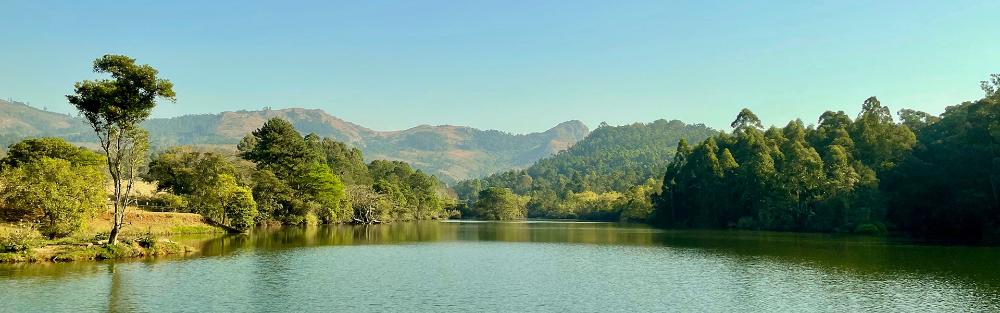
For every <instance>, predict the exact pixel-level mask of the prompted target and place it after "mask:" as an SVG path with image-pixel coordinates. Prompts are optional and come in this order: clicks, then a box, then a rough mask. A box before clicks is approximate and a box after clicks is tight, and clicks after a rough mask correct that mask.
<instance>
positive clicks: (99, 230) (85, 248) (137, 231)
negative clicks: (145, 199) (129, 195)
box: [0, 208, 225, 262]
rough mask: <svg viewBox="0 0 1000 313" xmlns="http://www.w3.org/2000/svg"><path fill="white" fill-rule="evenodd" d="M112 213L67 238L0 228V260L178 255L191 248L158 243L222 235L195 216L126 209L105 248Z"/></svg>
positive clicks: (16, 227)
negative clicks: (122, 221) (117, 231)
mask: <svg viewBox="0 0 1000 313" xmlns="http://www.w3.org/2000/svg"><path fill="white" fill-rule="evenodd" d="M112 216H113V214H112V212H110V211H108V212H103V213H101V214H98V215H97V216H95V217H94V218H93V219H91V220H90V221H89V222H88V223H87V224H86V226H85V227H84V228H83V229H82V230H81V231H79V232H77V233H76V234H74V235H73V236H70V237H65V238H57V239H47V238H43V237H41V236H40V235H39V234H38V233H37V232H36V231H34V230H32V229H30V228H29V227H24V226H22V225H14V224H0V251H6V252H2V253H0V262H65V261H77V260H106V259H120V258H132V257H144V256H158V255H168V254H180V253H186V252H191V251H194V248H192V247H188V246H184V245H181V244H178V243H176V242H173V241H170V240H167V239H163V238H161V237H162V236H169V235H180V234H205V233H223V232H225V231H224V230H223V229H221V228H219V227H216V226H212V225H209V224H208V223H206V222H205V221H204V219H203V218H202V216H201V215H198V214H191V213H171V212H147V211H143V210H139V209H133V208H130V209H129V210H128V211H127V212H126V217H125V225H124V226H123V227H122V232H121V237H120V238H121V240H120V242H119V244H117V245H114V246H110V245H107V244H106V240H107V235H108V233H109V232H110V231H111V225H112V220H113V218H112Z"/></svg>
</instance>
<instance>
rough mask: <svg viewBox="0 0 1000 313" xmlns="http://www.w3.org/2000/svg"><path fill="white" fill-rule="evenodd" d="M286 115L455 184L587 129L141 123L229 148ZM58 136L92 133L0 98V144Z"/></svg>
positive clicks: (532, 156)
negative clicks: (384, 128)
mask: <svg viewBox="0 0 1000 313" xmlns="http://www.w3.org/2000/svg"><path fill="white" fill-rule="evenodd" d="M274 117H280V118H284V119H286V120H288V121H290V122H292V124H294V125H295V127H296V128H297V129H299V130H300V131H302V132H303V133H304V134H307V133H316V134H317V135H319V136H321V137H331V138H334V139H336V140H338V141H343V142H345V143H348V144H349V145H352V146H355V147H358V148H360V149H361V150H362V151H364V155H365V157H366V159H368V160H374V159H389V160H401V161H406V162H408V163H410V164H412V165H413V166H414V167H416V168H418V169H422V170H424V171H427V172H429V173H431V174H434V175H437V176H438V177H439V178H441V179H443V180H445V181H449V182H454V181H458V180H462V179H466V178H473V177H480V176H484V175H488V174H492V173H496V172H500V171H505V170H509V169H515V168H524V167H527V166H529V165H531V164H532V163H534V162H535V161H537V160H539V159H541V158H543V157H546V156H550V155H553V154H555V153H556V152H559V151H561V150H565V149H566V148H568V147H570V146H572V145H573V144H574V143H576V142H577V141H579V140H581V139H583V138H584V137H586V136H587V135H588V134H589V133H590V131H589V129H588V128H587V126H586V125H584V124H583V123H582V122H580V121H576V120H574V121H567V122H563V123H561V124H559V125H556V126H555V127H552V128H551V129H549V130H547V131H544V132H539V133H530V134H519V135H515V134H510V133H505V132H501V131H497V130H480V129H475V128H471V127H465V126H451V125H442V126H430V125H420V126H417V127H413V128H410V129H406V130H400V131H376V130H372V129H369V128H366V127H364V126H361V125H357V124H354V123H351V122H348V121H344V120H342V119H339V118H337V117H335V116H333V115H330V114H328V113H326V112H324V111H323V110H318V109H300V108H292V109H280V110H269V109H265V110H259V111H235V112H222V113H219V114H201V115H185V116H179V117H173V118H154V119H150V120H148V121H147V122H145V123H144V125H143V127H145V128H146V129H147V130H149V132H150V141H151V144H152V145H153V146H154V148H155V147H165V146H171V145H193V144H197V145H218V146H226V147H233V146H235V144H236V143H238V142H239V141H240V139H242V138H243V136H245V135H246V134H247V133H249V132H251V131H253V130H254V129H257V128H258V127H260V126H261V125H263V124H264V122H265V121H267V120H268V119H270V118H274ZM37 136H56V137H63V138H66V139H68V140H70V141H73V142H77V143H81V144H86V143H93V142H95V140H96V139H95V137H94V134H93V133H92V131H91V130H90V128H89V126H88V125H86V123H85V122H84V120H83V119H82V118H79V117H76V116H71V115H67V114H60V113H53V112H47V111H43V110H39V109H36V108H34V107H31V106H28V105H25V104H23V103H19V102H12V101H4V100H0V144H2V145H3V146H4V147H6V146H7V145H9V144H11V143H13V142H16V141H18V140H20V139H22V138H25V137H37Z"/></svg>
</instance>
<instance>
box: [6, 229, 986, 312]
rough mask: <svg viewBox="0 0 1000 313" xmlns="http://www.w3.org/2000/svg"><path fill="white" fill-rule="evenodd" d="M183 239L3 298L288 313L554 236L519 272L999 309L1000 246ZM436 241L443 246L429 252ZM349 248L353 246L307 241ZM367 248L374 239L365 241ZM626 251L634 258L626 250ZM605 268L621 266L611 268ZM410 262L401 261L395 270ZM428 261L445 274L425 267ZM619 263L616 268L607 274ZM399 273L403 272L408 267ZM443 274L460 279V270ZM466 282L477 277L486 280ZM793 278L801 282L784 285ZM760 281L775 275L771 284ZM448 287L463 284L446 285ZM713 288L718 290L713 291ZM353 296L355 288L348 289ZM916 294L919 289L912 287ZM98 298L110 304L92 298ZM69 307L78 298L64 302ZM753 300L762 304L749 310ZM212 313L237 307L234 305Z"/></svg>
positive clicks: (558, 232)
mask: <svg viewBox="0 0 1000 313" xmlns="http://www.w3.org/2000/svg"><path fill="white" fill-rule="evenodd" d="M172 239H174V240H177V241H180V242H182V243H185V244H187V245H191V246H195V247H196V248H198V249H199V250H200V251H199V252H198V254H200V255H197V256H183V257H167V258H155V259H143V260H126V261H120V262H74V263H64V264H13V265H11V264H6V265H0V288H2V290H5V292H0V300H2V301H5V302H6V301H10V302H11V303H15V304H20V305H22V306H29V307H30V305H31V304H33V303H42V302H44V301H46V299H47V295H50V294H54V295H58V297H59V299H60V300H61V302H59V303H55V304H53V306H52V307H47V308H49V309H51V311H64V310H63V309H66V308H71V309H74V310H81V309H87V310H109V311H116V312H127V311H144V310H146V309H148V308H149V307H150V302H155V301H160V300H162V299H161V298H163V297H164V296H163V295H161V294H159V293H161V292H169V291H170V290H174V289H176V288H184V286H197V285H199V284H216V285H220V286H222V287H221V288H222V289H220V290H219V291H220V294H218V295H215V296H217V297H221V298H224V299H230V298H232V297H236V298H237V299H245V300H246V301H243V303H244V304H245V305H249V306H250V309H249V310H251V311H282V310H284V309H287V308H285V307H283V305H284V304H283V303H282V302H281V301H260V299H291V300H289V301H298V300H295V299H300V298H302V297H303V290H304V288H305V289H311V288H313V287H311V282H309V281H308V280H309V279H310V278H309V277H312V276H306V278H305V279H306V281H302V280H303V279H304V278H303V276H302V275H303V271H304V268H305V269H311V268H314V267H315V270H316V271H318V272H320V273H329V274H330V275H334V273H336V275H341V276H338V277H336V278H330V277H325V278H323V279H329V280H330V281H329V282H328V283H330V284H332V285H331V286H333V287H336V288H343V287H344V286H343V284H346V282H345V283H340V281H352V282H351V283H352V284H362V285H363V284H366V283H367V281H366V280H365V278H364V277H353V276H351V274H348V273H350V272H349V271H346V270H345V272H337V271H336V270H335V269H334V268H332V267H330V266H340V265H341V264H342V262H350V261H351V260H352V258H365V259H363V260H361V261H360V262H361V264H362V265H356V266H361V267H358V269H361V268H364V265H363V264H364V263H371V262H375V263H380V264H382V265H384V267H383V269H384V270H387V271H390V272H389V273H374V274H369V275H377V276H375V277H377V278H381V279H386V280H390V281H391V280H393V279H397V277H395V276H393V275H402V276H407V275H410V272H406V269H405V267H407V266H410V265H409V263H410V262H412V263H413V264H422V262H427V260H422V259H420V258H429V257H432V256H434V255H435V254H437V253H450V254H449V258H451V259H460V260H465V261H468V262H493V261H491V259H490V258H493V257H495V256H492V255H491V256H490V258H484V256H485V255H490V253H491V252H490V251H491V249H508V248H507V247H506V246H500V245H497V246H493V245H487V246H482V245H464V244H465V243H483V242H487V243H539V244H545V245H516V247H515V248H516V249H517V251H519V252H518V253H521V254H523V255H524V256H523V257H522V258H525V259H526V260H530V262H535V264H518V266H520V267H523V268H524V269H525V270H533V271H535V272H534V273H536V274H538V275H554V276H553V277H554V279H586V280H585V281H587V282H593V283H594V284H598V285H599V284H601V283H600V282H601V281H602V280H607V279H614V278H613V277H609V276H601V277H587V275H588V272H592V273H594V274H593V275H611V274H614V275H620V276H619V278H621V279H622V280H627V279H639V280H643V279H647V280H649V279H651V280H652V281H650V282H646V283H647V284H651V285H647V286H646V287H643V288H654V289H656V288H667V286H673V287H669V288H672V289H671V290H673V291H672V292H675V293H678V292H687V291H691V290H683V288H682V289H679V290H674V289H676V288H681V287H680V286H677V285H675V284H677V283H678V282H676V281H673V280H672V279H687V280H689V283H695V284H698V285H705V284H708V283H711V284H715V285H717V287H718V288H723V289H720V290H725V289H729V290H731V292H732V294H729V293H727V292H721V291H718V292H720V293H721V294H722V295H727V296H729V298H728V301H732V303H729V304H720V305H724V306H723V308H725V307H727V306H725V305H728V307H729V308H736V307H740V306H741V303H751V304H753V305H758V306H764V307H766V306H767V305H769V304H768V301H772V300H773V296H774V295H772V294H769V293H768V292H769V289H767V288H766V285H767V284H776V285H780V286H784V287H788V288H792V290H795V288H813V289H814V290H812V291H809V292H818V293H820V294H822V293H829V294H828V295H827V296H821V295H817V297H826V298H829V299H836V298H837V297H836V296H830V295H840V296H844V297H847V296H857V295H858V294H860V295H864V296H865V297H867V298H866V301H869V302H870V303H875V304H877V305H875V307H880V306H881V304H887V305H889V307H892V306H891V304H892V303H893V301H898V297H899V296H900V295H899V294H893V293H889V292H882V291H880V290H882V289H885V288H890V289H892V288H895V289H897V290H904V291H905V290H909V291H906V292H910V293H920V292H931V291H930V290H938V291H940V290H944V291H949V292H951V293H948V295H949V296H954V297H958V296H962V297H967V298H963V299H957V300H955V301H953V302H952V303H951V304H958V305H961V304H963V303H976V304H977V305H979V306H981V307H995V305H996V304H997V303H1000V300H998V298H1000V296H998V295H1000V272H998V271H995V268H996V266H997V265H998V262H1000V261H998V260H1000V249H996V248H988V247H943V246H928V245H917V244H911V243H908V242H905V241H899V240H897V239H886V238H879V237H857V236H844V235H828V234H791V233H773V232H742V231H674V230H658V229H653V228H649V227H647V226H644V225H630V224H614V223H567V222H546V221H533V222H527V223H524V222H521V223H493V222H462V221H459V222H416V223H397V224H386V225H374V226H348V225H344V226H321V227H284V228H270V229H258V230H256V231H254V232H253V233H251V234H247V235H229V236H217V235H216V236H178V237H175V238H172ZM428 243H439V244H441V245H426V247H424V245H425V244H428ZM568 245H582V246H580V247H573V246H568ZM338 246H339V247H344V248H345V249H301V248H306V247H338ZM361 246H371V247H370V248H364V249H355V248H356V247H361ZM379 246H384V247H385V249H378V247H379ZM390 246H392V247H390ZM347 247H351V249H347ZM463 247H468V248H463ZM557 247H558V248H557ZM371 248H374V249H371ZM465 249H468V250H465ZM386 253H388V254H386ZM590 253H598V254H607V253H610V255H605V256H604V257H602V258H597V259H591V258H590V257H589V256H588V255H587V254H590ZM618 253H623V254H622V255H621V256H618ZM549 257H551V258H563V259H566V258H568V259H567V260H570V261H561V262H559V263H553V264H575V265H573V266H580V267H581V268H580V269H579V270H577V271H573V273H578V275H580V277H569V276H566V275H577V274H566V273H562V274H554V273H561V272H560V271H561V270H562V269H560V268H558V267H556V268H547V267H545V266H547V265H545V264H543V263H538V262H542V261H540V260H544V259H545V258H549ZM330 258H337V259H335V260H331V259H330ZM397 258H404V259H405V260H402V261H400V260H398V259H397ZM511 258H512V259H514V260H513V261H511V262H518V261H516V260H518V258H519V257H518V256H512V257H511ZM539 258H541V259H539ZM438 261H439V262H440V260H438ZM330 262H332V263H330ZM393 262H403V263H399V264H397V263H393ZM448 262H453V261H448ZM565 262H568V263H565ZM607 262H611V265H609V264H608V263H607ZM401 264H407V265H401ZM457 264H461V263H457ZM598 264H600V265H598ZM613 264H621V265H618V266H620V267H621V268H615V267H616V265H613ZM629 264H632V265H629ZM494 265H495V264H493V265H489V266H494ZM400 266H402V267H404V268H403V269H401V268H397V267H400ZM422 266H427V267H430V268H434V266H430V265H427V264H424V265H422ZM441 266H444V265H441ZM450 266H455V264H451V265H450ZM608 266H611V267H612V268H610V269H609V268H607V267H608ZM629 266H639V267H635V268H630V267H629ZM401 270H402V271H403V272H398V271H401ZM438 270H439V271H443V272H442V273H452V272H451V271H452V270H453V268H451V267H449V268H440V269H438ZM514 271H516V270H514ZM581 271H582V272H581ZM785 271H787V272H785ZM310 273H311V272H310ZM458 273H461V275H469V274H470V273H469V272H456V273H454V274H448V275H457V274H458ZM437 275H438V276H434V275H432V276H430V277H429V278H428V277H422V276H413V277H408V279H410V281H411V282H419V281H420V279H425V280H426V279H432V280H433V279H434V277H438V278H440V277H441V276H439V275H444V274H437ZM636 275H638V276H636ZM657 275H662V277H660V276H657ZM388 276H393V277H388ZM490 277H492V276H490ZM670 277H673V278H670ZM317 278H319V277H317ZM467 278H468V279H475V276H472V277H467ZM495 278H496V277H493V278H490V279H495ZM791 278H794V279H799V280H793V281H785V280H787V279H791ZM200 279H203V281H201V280H200ZM399 279H402V278H399ZM659 279H663V281H659ZM802 279H804V280H802ZM771 280H776V281H774V282H771ZM501 281H503V280H502V279H501ZM763 282H768V283H766V284H764V285H762V283H763ZM439 283H440V282H439ZM448 283H449V284H452V283H454V282H453V281H450V280H449V281H448ZM830 283H832V285H831V284H830ZM101 286H107V287H106V288H104V287H101ZM179 286H180V287H179ZM380 286H382V285H378V284H377V283H373V285H372V286H368V288H370V290H369V291H366V292H378V291H380V289H378V288H380ZM690 286H691V285H689V287H690ZM796 286H797V287H796ZM829 286H839V287H833V288H842V287H843V288H847V287H850V288H860V289H858V290H853V291H852V290H826V289H824V288H831V287H829ZM382 287H384V286H382ZM331 288H332V287H331ZM456 288H457V287H456ZM498 288H502V287H498ZM567 288H569V287H567ZM921 288H931V289H930V290H925V289H921ZM712 290H714V289H711V290H709V291H712ZM859 290H860V291H859ZM921 290H924V291H921ZM634 291H636V292H637V291H638V290H634ZM382 292H384V291H382ZM702 292H705V290H702ZM803 292H805V291H803ZM347 293H350V292H349V291H345V294H347ZM855 293H857V294H855ZM306 295H308V294H306ZM912 296H914V295H913V294H911V295H908V297H912ZM938 296H940V294H938ZM241 297H242V298H241ZM686 297H698V296H697V295H690V296H686ZM12 299H13V300H12ZM95 299H101V300H102V301H94V300H95ZM182 300H183V299H173V301H182ZM234 301H235V300H234ZM63 304H65V305H67V306H66V307H60V306H59V305H63ZM924 304H933V303H924ZM219 305H223V304H219ZM15 307H16V306H15ZM153 307H155V306H153ZM743 308H744V309H752V308H753V307H747V306H745V305H743ZM897 308H898V307H897ZM205 309H206V310H213V309H218V310H223V311H224V310H227V309H226V307H225V306H220V307H206V308H205Z"/></svg>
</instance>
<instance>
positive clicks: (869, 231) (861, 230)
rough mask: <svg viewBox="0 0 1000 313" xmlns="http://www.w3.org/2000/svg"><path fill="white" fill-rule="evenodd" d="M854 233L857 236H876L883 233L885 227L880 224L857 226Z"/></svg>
mask: <svg viewBox="0 0 1000 313" xmlns="http://www.w3.org/2000/svg"><path fill="white" fill-rule="evenodd" d="M854 232H855V233H858V234H866V235H878V234H883V233H885V226H883V225H881V224H858V227H855V228H854Z"/></svg>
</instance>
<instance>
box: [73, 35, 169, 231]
mask: <svg viewBox="0 0 1000 313" xmlns="http://www.w3.org/2000/svg"><path fill="white" fill-rule="evenodd" d="M93 69H94V72H97V73H100V74H109V75H110V76H111V78H110V79H96V80H84V81H81V82H77V83H76V84H75V86H74V93H73V94H72V95H67V96H66V98H67V99H68V100H69V102H70V103H72V104H73V105H74V106H76V108H77V110H79V111H80V113H81V114H82V115H83V116H84V117H85V118H86V119H87V121H88V122H89V123H90V126H91V127H92V128H93V129H94V132H95V133H96V134H97V139H98V141H99V143H100V146H101V149H102V150H103V151H104V154H105V156H106V163H107V166H108V172H109V173H110V175H111V182H112V185H113V186H112V187H113V194H112V200H113V201H112V205H113V207H114V221H113V223H112V228H111V233H110V236H109V240H108V242H109V243H110V244H114V243H116V242H117V240H118V234H119V232H120V231H121V227H122V224H123V223H124V219H125V206H126V205H127V204H128V199H129V194H130V193H131V191H132V187H133V183H134V181H135V177H136V176H137V175H138V170H139V167H140V165H141V163H142V161H143V159H144V158H145V157H146V153H147V150H148V146H149V143H148V138H147V137H148V135H147V133H146V131H145V130H144V129H142V128H141V127H140V126H139V124H140V123H141V122H142V121H144V120H146V119H147V118H148V117H149V115H150V114H151V113H152V111H153V108H154V107H156V102H157V100H158V99H164V100H168V101H171V102H173V101H176V94H175V93H174V90H173V83H171V82H170V81H169V80H166V79H162V78H159V77H157V75H158V74H159V72H158V71H157V70H156V69H155V68H153V67H152V66H149V65H146V64H143V65H138V64H136V63H135V59H132V58H130V57H127V56H124V55H114V54H108V55H104V56H102V57H100V58H98V59H97V60H94V67H93Z"/></svg>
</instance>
